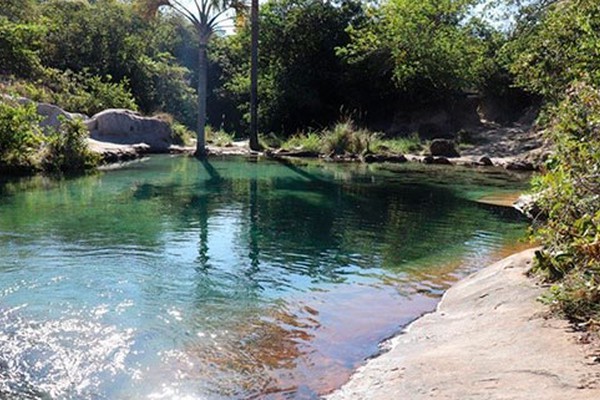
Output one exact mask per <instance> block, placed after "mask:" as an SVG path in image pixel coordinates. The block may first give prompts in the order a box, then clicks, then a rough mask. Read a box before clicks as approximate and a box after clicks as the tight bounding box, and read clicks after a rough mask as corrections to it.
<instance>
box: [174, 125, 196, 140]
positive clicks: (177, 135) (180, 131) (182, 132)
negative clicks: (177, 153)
mask: <svg viewBox="0 0 600 400" xmlns="http://www.w3.org/2000/svg"><path fill="white" fill-rule="evenodd" d="M171 130H172V132H173V133H172V134H171V138H172V139H173V143H175V144H178V145H180V146H191V145H192V144H193V143H194V138H195V136H196V135H195V134H194V133H193V132H192V131H190V130H189V129H188V128H187V127H186V126H185V125H183V124H180V123H179V122H173V123H172V124H171Z"/></svg>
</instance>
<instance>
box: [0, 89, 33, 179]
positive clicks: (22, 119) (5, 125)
mask: <svg viewBox="0 0 600 400" xmlns="http://www.w3.org/2000/svg"><path fill="white" fill-rule="evenodd" d="M40 120H41V118H40V116H39V115H38V114H37V112H36V108H35V105H33V104H26V105H19V104H17V103H16V102H14V101H11V100H8V99H6V98H0V169H3V168H8V169H20V168H24V169H35V167H36V166H35V164H36V154H37V151H38V148H39V146H40V144H41V143H42V138H43V134H42V132H41V129H40V127H39V125H38V124H39V122H40Z"/></svg>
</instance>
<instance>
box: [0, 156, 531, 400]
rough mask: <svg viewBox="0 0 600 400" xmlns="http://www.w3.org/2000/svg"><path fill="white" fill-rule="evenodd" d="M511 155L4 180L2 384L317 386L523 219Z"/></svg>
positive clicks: (155, 162) (170, 165)
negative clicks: (474, 164)
mask: <svg viewBox="0 0 600 400" xmlns="http://www.w3.org/2000/svg"><path fill="white" fill-rule="evenodd" d="M524 186H525V184H524V183H523V181H522V179H521V178H519V177H517V176H509V175H505V174H504V173H501V172H494V173H489V174H482V173H476V172H473V171H466V170H462V169H458V168H456V169H452V168H450V169H449V168H446V169H444V168H436V167H430V166H429V167H427V168H423V167H419V166H415V165H412V166H410V165H408V166H400V167H396V168H395V169H391V170H387V169H382V168H375V167H366V166H348V165H332V164H318V163H315V164H309V165H300V164H285V163H278V162H267V161H260V162H251V161H245V160H241V159H228V160H218V159H215V160H211V161H210V162H209V163H200V162H197V161H196V160H193V159H189V158H183V157H179V158H171V157H166V156H165V157H155V158H152V159H151V160H149V161H146V162H142V163H137V164H132V165H130V166H129V167H127V168H124V169H121V170H116V171H108V172H104V173H100V174H98V175H94V176H90V177H84V178H79V179H74V180H62V181H56V180H51V179H47V178H39V177H38V178H33V179H25V180H19V181H12V182H4V183H0V397H1V398H8V399H10V398H15V399H23V398H44V399H46V398H48V399H204V398H208V399H220V398H251V397H255V398H256V397H259V398H264V397H267V398H316V397H317V396H318V395H319V394H322V393H325V392H327V391H328V390H331V389H333V388H335V387H337V386H339V385H341V384H342V383H343V382H344V381H345V380H346V379H347V377H348V374H349V373H350V372H351V371H352V369H353V368H355V367H356V366H357V365H360V364H361V363H362V362H363V361H364V360H365V359H366V358H367V357H369V356H372V355H374V354H375V353H377V351H378V343H380V342H381V341H382V340H383V339H385V338H387V337H389V336H390V335H393V334H394V333H396V332H398V330H399V329H401V327H402V326H404V325H405V324H406V323H408V322H409V321H411V320H412V319H414V318H416V317H417V316H418V315H420V314H421V313H423V312H425V311H428V310H431V309H432V308H433V307H435V304H436V302H437V301H438V299H439V296H440V295H441V293H442V292H443V290H444V289H445V288H446V287H447V286H448V285H449V284H450V283H451V282H452V281H454V280H455V279H457V278H458V277H460V276H462V275H464V274H465V273H467V272H469V271H472V270H474V269H476V268H480V267H482V266H484V265H486V264H488V263H489V262H491V261H493V260H496V259H498V258H500V257H501V255H502V254H503V251H502V249H503V248H506V246H507V245H511V244H513V243H515V241H516V240H517V239H518V238H520V237H522V236H523V234H524V232H525V230H524V227H525V224H524V222H523V221H521V220H519V219H518V218H517V217H516V216H515V214H514V213H512V212H511V211H510V210H504V209H500V208H497V207H492V206H486V205H481V204H478V203H476V202H474V201H473V199H474V198H477V197H478V196H481V195H483V194H486V193H491V192H503V191H506V192H510V191H515V190H520V189H522V188H523V187H524Z"/></svg>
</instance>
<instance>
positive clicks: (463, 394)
mask: <svg viewBox="0 0 600 400" xmlns="http://www.w3.org/2000/svg"><path fill="white" fill-rule="evenodd" d="M533 254H534V250H527V251H525V252H522V253H519V254H516V255H513V256H511V257H509V258H506V259H504V260H502V261H500V262H498V263H496V264H493V265H492V266H490V267H487V268H485V269H483V270H481V271H480V272H478V273H476V274H474V275H471V276H469V277H468V278H466V279H464V280H462V281H460V282H459V283H457V284H456V285H455V286H453V287H452V288H451V289H449V290H448V292H447V293H446V294H445V295H444V297H443V299H442V301H441V303H440V305H439V306H438V309H437V311H436V312H434V313H431V314H427V315H425V316H423V317H422V318H420V319H418V320H417V321H415V322H414V323H413V324H411V325H410V326H409V327H408V328H407V330H406V332H405V333H403V334H401V335H399V336H397V337H396V338H394V339H392V342H391V350H390V351H389V352H387V353H385V354H383V355H382V356H380V357H378V358H375V359H373V360H371V361H369V362H368V363H367V364H366V365H365V366H364V367H362V368H361V369H359V371H357V373H356V374H355V375H353V377H352V378H351V380H350V382H348V383H347V384H346V385H345V386H344V387H342V388H341V389H340V390H338V391H336V392H334V393H333V394H331V395H330V396H328V399H331V400H342V399H343V400H346V399H365V400H366V399H369V400H377V399H386V400H390V399H431V398H436V399H524V400H525V399H527V400H530V399H544V400H550V399H557V400H558V399H568V400H576V399H589V400H592V399H593V400H597V399H600V364H598V363H597V362H595V360H594V357H593V356H592V348H591V347H590V346H587V345H584V344H581V343H578V339H579V334H577V333H574V332H573V331H572V330H571V328H570V326H569V324H568V323H567V322H566V321H563V320H560V319H556V318H551V317H549V316H548V310H547V307H546V306H544V305H543V304H541V303H540V302H539V301H537V300H536V299H537V298H538V296H539V295H540V294H541V293H543V290H544V289H543V288H541V287H539V286H538V285H536V283H535V282H534V281H533V280H532V279H530V278H528V277H527V276H525V272H526V271H527V269H528V268H529V266H530V264H531V262H532V257H533Z"/></svg>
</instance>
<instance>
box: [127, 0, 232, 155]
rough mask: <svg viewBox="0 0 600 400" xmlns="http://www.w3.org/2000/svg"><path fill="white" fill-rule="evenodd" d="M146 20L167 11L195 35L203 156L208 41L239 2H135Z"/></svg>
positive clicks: (198, 146) (201, 151)
mask: <svg viewBox="0 0 600 400" xmlns="http://www.w3.org/2000/svg"><path fill="white" fill-rule="evenodd" d="M138 7H139V9H140V11H141V13H142V15H144V16H146V17H150V16H154V15H156V12H157V11H158V10H159V9H160V8H161V7H169V8H170V9H172V10H174V11H175V12H176V13H178V14H179V15H181V16H183V17H184V18H185V19H187V20H188V21H190V22H191V23H192V26H194V28H195V29H196V33H197V34H198V42H199V49H198V130H197V139H198V140H197V144H196V156H197V157H199V158H203V157H204V156H206V135H205V127H206V97H207V86H208V85H207V83H208V57H207V52H206V50H207V47H208V43H209V41H210V39H211V38H212V36H213V35H214V33H215V32H216V31H217V29H218V28H219V27H220V26H222V25H223V23H224V21H225V20H227V19H229V18H230V12H231V11H239V10H241V9H242V8H243V4H242V2H241V1H240V0H138Z"/></svg>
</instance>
